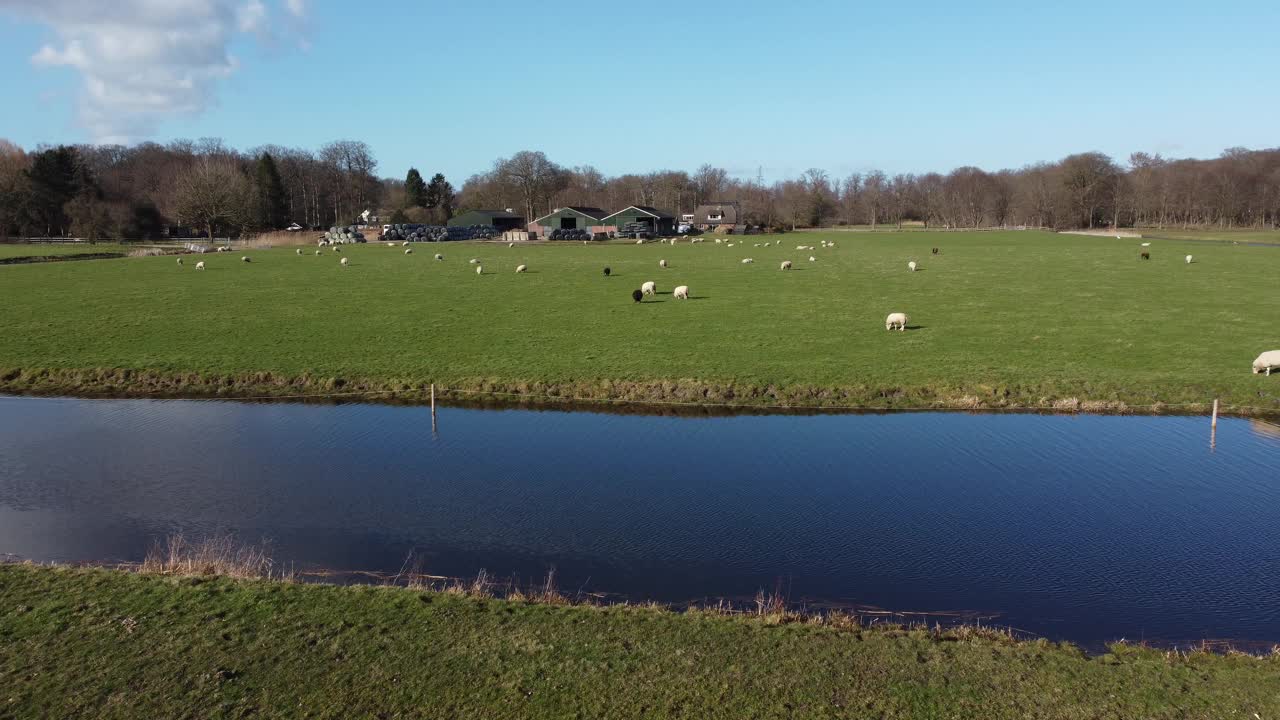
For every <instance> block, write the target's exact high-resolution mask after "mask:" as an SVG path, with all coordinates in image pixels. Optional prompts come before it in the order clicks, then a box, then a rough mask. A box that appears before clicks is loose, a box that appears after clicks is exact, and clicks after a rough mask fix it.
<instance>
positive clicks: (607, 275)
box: [604, 268, 613, 277]
mask: <svg viewBox="0 0 1280 720" xmlns="http://www.w3.org/2000/svg"><path fill="white" fill-rule="evenodd" d="M611 272H613V271H612V270H610V269H609V268H605V269H604V276H605V277H609V273H611Z"/></svg>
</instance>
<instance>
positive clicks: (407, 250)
mask: <svg viewBox="0 0 1280 720" xmlns="http://www.w3.org/2000/svg"><path fill="white" fill-rule="evenodd" d="M404 254H405V255H412V254H413V248H405V249H404Z"/></svg>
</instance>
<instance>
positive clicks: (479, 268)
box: [476, 265, 484, 275]
mask: <svg viewBox="0 0 1280 720" xmlns="http://www.w3.org/2000/svg"><path fill="white" fill-rule="evenodd" d="M476 274H477V275H483V274H484V267H482V266H480V265H477V266H476Z"/></svg>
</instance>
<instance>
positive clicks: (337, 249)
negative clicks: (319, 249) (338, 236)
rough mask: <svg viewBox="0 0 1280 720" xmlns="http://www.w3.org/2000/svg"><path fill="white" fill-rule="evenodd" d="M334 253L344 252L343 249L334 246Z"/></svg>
mask: <svg viewBox="0 0 1280 720" xmlns="http://www.w3.org/2000/svg"><path fill="white" fill-rule="evenodd" d="M333 251H334V252H336V253H340V252H342V248H340V247H338V246H337V245H334V246H333Z"/></svg>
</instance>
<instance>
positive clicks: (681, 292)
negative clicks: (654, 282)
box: [671, 285, 689, 300]
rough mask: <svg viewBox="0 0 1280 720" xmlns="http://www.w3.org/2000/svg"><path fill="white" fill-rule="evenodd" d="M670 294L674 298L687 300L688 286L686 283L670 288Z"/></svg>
mask: <svg viewBox="0 0 1280 720" xmlns="http://www.w3.org/2000/svg"><path fill="white" fill-rule="evenodd" d="M671 296H672V297H674V298H675V299H676V300H688V299H689V286H688V285H681V286H680V287H678V288H676V289H675V290H672V291H671Z"/></svg>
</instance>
